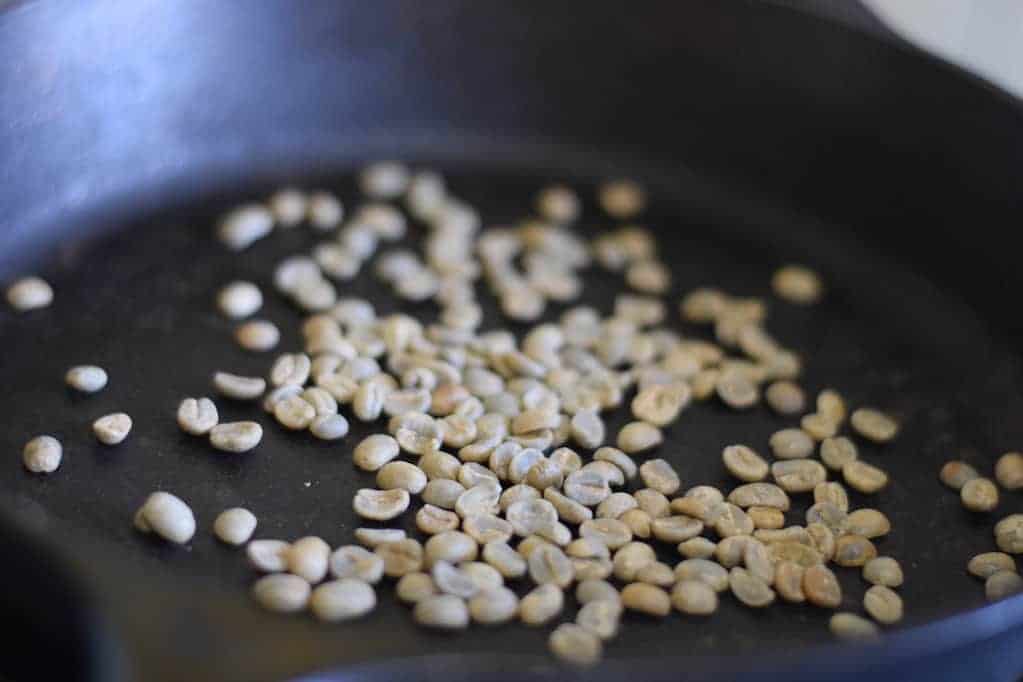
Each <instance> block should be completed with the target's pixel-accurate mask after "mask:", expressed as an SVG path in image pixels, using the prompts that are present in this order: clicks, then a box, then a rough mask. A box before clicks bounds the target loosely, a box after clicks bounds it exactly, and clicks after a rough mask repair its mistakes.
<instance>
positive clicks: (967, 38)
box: [861, 0, 1023, 97]
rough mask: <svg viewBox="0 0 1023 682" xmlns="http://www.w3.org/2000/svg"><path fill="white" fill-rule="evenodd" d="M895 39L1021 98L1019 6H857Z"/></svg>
mask: <svg viewBox="0 0 1023 682" xmlns="http://www.w3.org/2000/svg"><path fill="white" fill-rule="evenodd" d="M861 1H862V2H863V4H865V5H866V6H867V7H869V8H870V9H871V10H873V12H874V13H875V14H876V15H877V16H878V17H879V18H880V19H881V20H882V21H883V22H884V23H885V24H886V25H887V26H888V27H889V28H891V29H892V30H893V31H894V32H895V33H897V34H899V35H900V36H902V37H903V38H905V39H907V40H909V41H910V42H913V43H915V44H916V45H918V46H920V47H923V48H925V49H927V50H929V51H931V52H933V53H935V54H937V55H939V56H941V57H943V58H945V59H947V60H949V61H951V62H954V63H956V64H958V65H960V66H962V67H965V68H967V69H969V70H970V71H973V72H974V73H976V74H978V75H980V76H983V77H985V78H987V79H988V80H990V81H992V82H994V83H996V84H998V85H1000V86H1001V87H1003V88H1005V89H1006V90H1008V91H1010V92H1012V93H1013V94H1014V95H1016V96H1017V97H1023V2H1021V1H1020V0H861Z"/></svg>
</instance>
